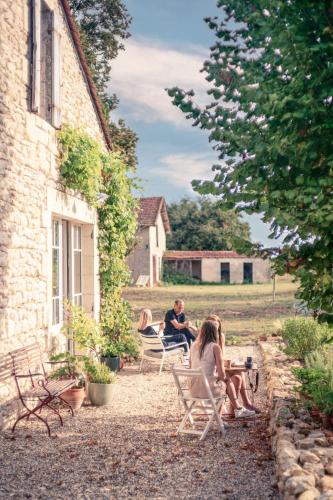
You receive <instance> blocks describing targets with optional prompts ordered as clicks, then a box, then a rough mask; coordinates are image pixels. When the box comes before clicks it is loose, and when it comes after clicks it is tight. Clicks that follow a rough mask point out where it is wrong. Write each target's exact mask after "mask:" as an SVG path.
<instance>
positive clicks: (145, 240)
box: [127, 213, 166, 287]
mask: <svg viewBox="0 0 333 500" xmlns="http://www.w3.org/2000/svg"><path fill="white" fill-rule="evenodd" d="M156 227H157V230H158V242H157V236H156ZM157 243H158V244H157ZM165 249H166V234H165V229H164V225H163V220H162V217H161V214H160V213H159V214H158V216H157V220H156V226H150V227H141V228H139V230H138V233H137V235H136V246H135V248H134V249H133V251H132V252H131V254H130V255H129V256H128V258H127V263H128V266H129V268H130V270H131V272H132V279H133V282H134V283H135V282H136V280H137V279H138V277H139V276H140V274H143V275H147V276H149V285H150V286H151V287H152V286H153V285H154V275H153V268H154V267H153V259H154V257H155V258H156V262H157V281H159V280H160V279H161V268H162V257H163V254H164V252H165Z"/></svg>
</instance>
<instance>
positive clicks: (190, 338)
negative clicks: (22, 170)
mask: <svg viewBox="0 0 333 500" xmlns="http://www.w3.org/2000/svg"><path fill="white" fill-rule="evenodd" d="M164 322H165V328H164V335H165V336H167V337H168V341H169V342H170V341H173V342H175V340H174V337H177V336H178V335H179V334H180V333H182V334H183V335H184V336H185V337H186V340H187V343H188V345H191V342H194V341H195V336H194V335H193V333H192V332H191V331H190V329H189V322H188V321H186V318H185V314H184V301H183V300H180V299H177V300H176V301H175V304H174V306H173V309H170V311H168V312H167V313H166V315H165V320H164Z"/></svg>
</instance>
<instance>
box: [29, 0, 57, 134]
mask: <svg viewBox="0 0 333 500" xmlns="http://www.w3.org/2000/svg"><path fill="white" fill-rule="evenodd" d="M32 9H33V11H32V61H31V63H32V64H31V111H33V112H35V113H38V114H39V115H40V116H41V117H42V118H44V119H45V120H46V121H48V122H49V123H51V124H52V125H54V126H55V127H57V128H59V127H60V125H61V116H60V79H61V78H60V68H61V58H60V45H61V34H60V24H59V18H58V15H57V13H56V12H54V11H52V10H51V9H50V8H49V7H48V5H47V3H46V2H45V1H44V0H32Z"/></svg>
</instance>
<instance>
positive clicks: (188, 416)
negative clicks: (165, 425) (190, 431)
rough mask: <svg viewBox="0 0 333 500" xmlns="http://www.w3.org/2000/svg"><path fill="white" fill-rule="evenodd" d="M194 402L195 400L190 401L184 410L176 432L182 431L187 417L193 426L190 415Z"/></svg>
mask: <svg viewBox="0 0 333 500" xmlns="http://www.w3.org/2000/svg"><path fill="white" fill-rule="evenodd" d="M194 403H195V401H192V403H191V404H190V406H188V407H187V410H186V412H185V415H184V417H183V420H182V421H181V422H180V425H179V427H178V431H177V434H179V433H180V432H182V431H183V430H184V427H185V424H186V421H187V419H189V421H190V423H191V425H192V427H194V421H193V418H192V415H191V411H192V409H193V406H194Z"/></svg>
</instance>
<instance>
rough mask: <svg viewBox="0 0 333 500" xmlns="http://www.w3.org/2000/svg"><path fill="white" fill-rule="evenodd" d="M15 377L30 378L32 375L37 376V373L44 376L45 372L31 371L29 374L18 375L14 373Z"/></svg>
mask: <svg viewBox="0 0 333 500" xmlns="http://www.w3.org/2000/svg"><path fill="white" fill-rule="evenodd" d="M13 375H14V377H16V378H30V377H36V376H37V375H41V376H42V377H44V373H29V375H16V374H15V373H13Z"/></svg>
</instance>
